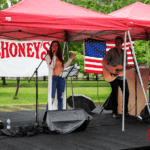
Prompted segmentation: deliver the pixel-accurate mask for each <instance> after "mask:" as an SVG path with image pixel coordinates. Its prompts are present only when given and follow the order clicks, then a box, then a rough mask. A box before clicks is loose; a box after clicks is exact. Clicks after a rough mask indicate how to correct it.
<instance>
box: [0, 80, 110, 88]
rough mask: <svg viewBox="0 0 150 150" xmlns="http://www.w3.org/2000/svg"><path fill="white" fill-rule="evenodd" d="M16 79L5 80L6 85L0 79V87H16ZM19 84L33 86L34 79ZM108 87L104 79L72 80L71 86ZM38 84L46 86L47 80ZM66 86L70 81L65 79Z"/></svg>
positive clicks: (34, 83)
mask: <svg viewBox="0 0 150 150" xmlns="http://www.w3.org/2000/svg"><path fill="white" fill-rule="evenodd" d="M16 84H17V81H9V80H6V85H2V81H0V87H16ZM20 84H21V86H22V87H35V85H36V81H30V82H29V83H28V81H26V80H21V81H20ZM97 85H98V86H100V87H105V86H107V87H110V84H109V83H107V82H106V81H103V80H102V81H98V82H97V81H72V86H73V87H75V86H79V87H93V86H95V87H97ZM38 86H39V87H40V86H44V87H47V86H48V81H38ZM67 86H71V81H67Z"/></svg>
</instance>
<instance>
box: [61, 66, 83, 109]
mask: <svg viewBox="0 0 150 150" xmlns="http://www.w3.org/2000/svg"><path fill="white" fill-rule="evenodd" d="M79 70H80V67H79V66H77V64H74V65H73V66H70V67H67V68H65V69H64V70H63V72H62V74H61V75H60V77H63V78H67V77H72V76H75V75H76V74H77V73H78V72H79ZM71 89H72V82H71ZM72 102H73V108H74V97H73V89H72Z"/></svg>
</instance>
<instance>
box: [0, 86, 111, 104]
mask: <svg viewBox="0 0 150 150" xmlns="http://www.w3.org/2000/svg"><path fill="white" fill-rule="evenodd" d="M15 91H16V88H15V87H7V88H6V87H1V90H0V106H11V105H35V104H36V88H35V87H20V88H19V92H18V96H17V98H18V99H13V98H14V95H15ZM110 91H111V88H109V87H105V88H104V87H99V88H98V94H99V95H97V87H74V88H73V93H74V94H83V95H85V96H87V97H90V98H91V99H92V100H93V101H94V102H99V101H100V102H105V100H106V98H107V97H108V95H109V93H110ZM71 95H72V90H71V87H67V98H68V97H69V96H71ZM47 97H48V88H47V87H39V88H38V104H46V103H47Z"/></svg>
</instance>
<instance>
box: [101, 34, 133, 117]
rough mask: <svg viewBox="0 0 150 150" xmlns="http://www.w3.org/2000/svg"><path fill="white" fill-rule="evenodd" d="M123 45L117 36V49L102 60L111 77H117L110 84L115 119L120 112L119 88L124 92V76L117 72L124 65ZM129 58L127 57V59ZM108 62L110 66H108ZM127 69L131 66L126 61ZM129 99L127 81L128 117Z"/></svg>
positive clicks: (126, 101)
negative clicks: (118, 108)
mask: <svg viewBox="0 0 150 150" xmlns="http://www.w3.org/2000/svg"><path fill="white" fill-rule="evenodd" d="M122 43H123V38H122V37H120V36H117V37H116V38H115V47H114V48H112V49H110V50H109V51H108V53H107V54H106V55H105V56H104V58H103V60H102V65H103V67H104V69H105V70H106V71H107V72H109V74H110V76H113V77H115V78H114V79H113V81H111V82H110V85H111V88H112V95H111V96H112V100H113V103H112V104H113V108H114V109H113V117H114V118H116V117H117V114H118V111H117V107H118V101H117V99H118V86H120V88H121V90H122V92H123V76H119V73H120V71H119V70H117V69H116V70H115V69H113V68H115V67H116V66H118V65H119V66H121V65H122V66H123V63H124V51H123V50H122V48H121V46H122ZM126 58H127V57H126ZM107 62H108V64H107ZM126 67H130V65H129V64H128V63H127V59H126ZM128 99H129V89H128V83H127V80H125V115H126V116H128V115H129V114H128Z"/></svg>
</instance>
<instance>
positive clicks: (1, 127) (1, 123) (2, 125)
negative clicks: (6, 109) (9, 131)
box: [0, 120, 4, 129]
mask: <svg viewBox="0 0 150 150" xmlns="http://www.w3.org/2000/svg"><path fill="white" fill-rule="evenodd" d="M0 129H4V123H3V122H2V121H1V120H0Z"/></svg>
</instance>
